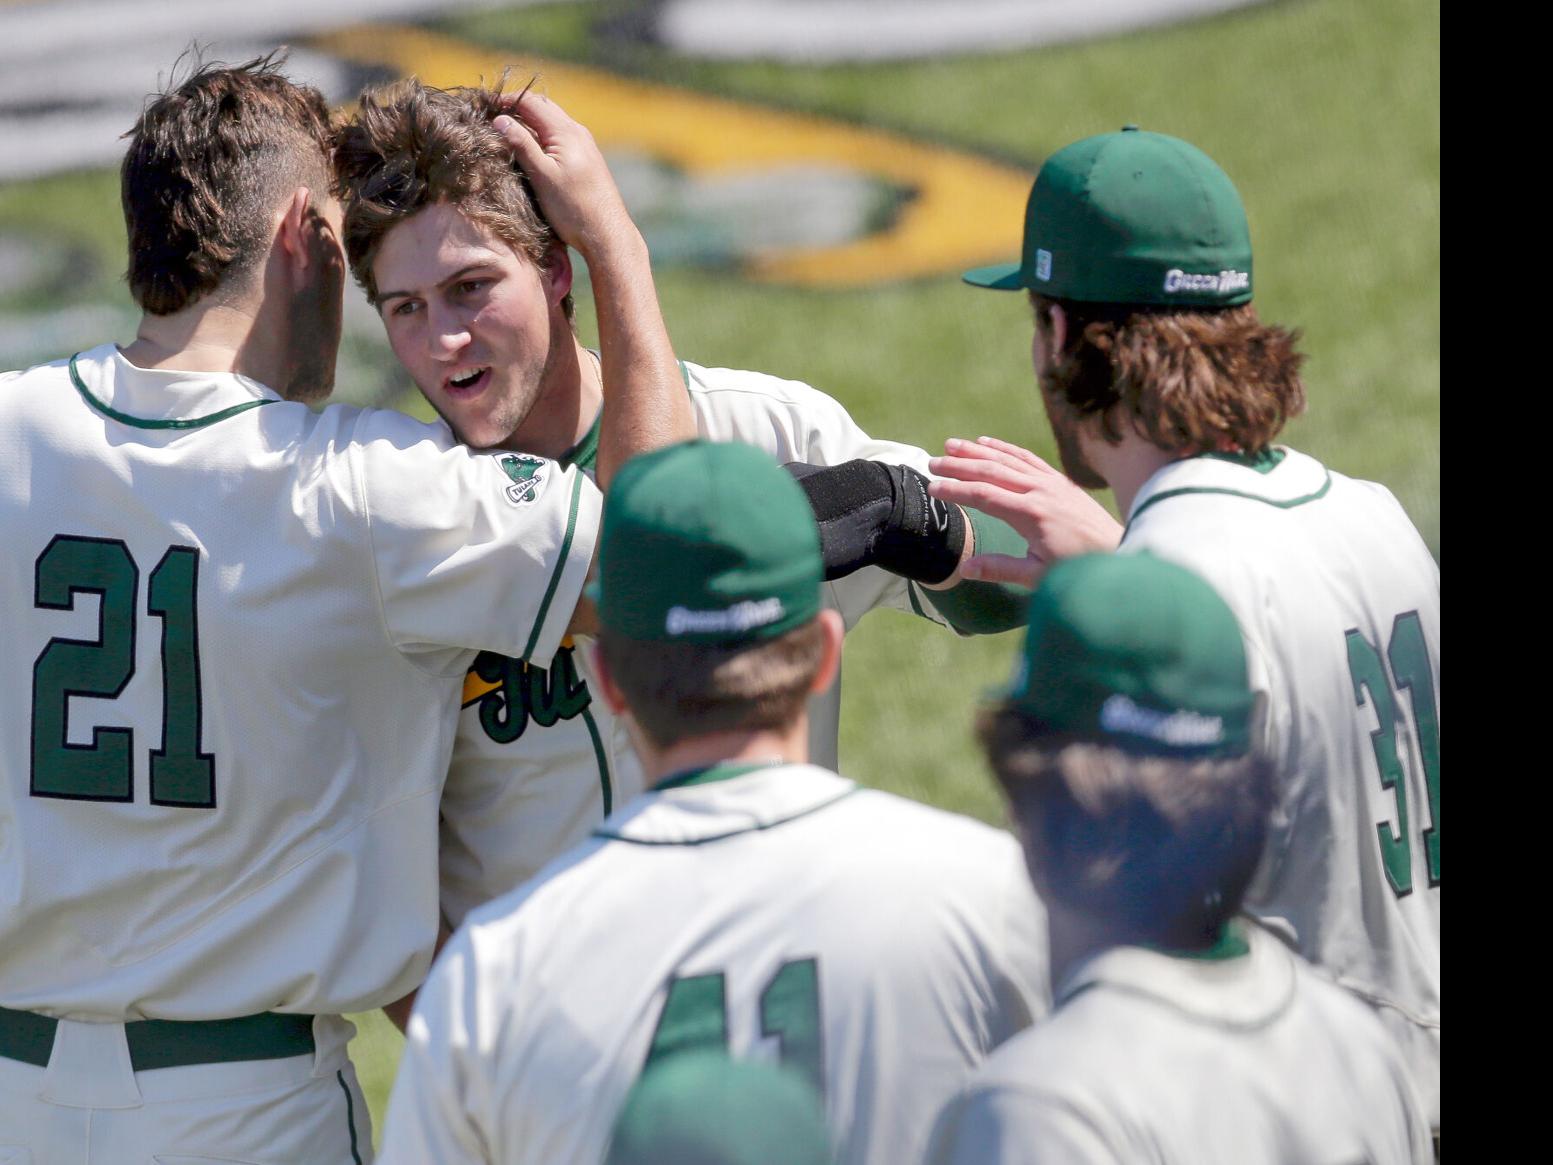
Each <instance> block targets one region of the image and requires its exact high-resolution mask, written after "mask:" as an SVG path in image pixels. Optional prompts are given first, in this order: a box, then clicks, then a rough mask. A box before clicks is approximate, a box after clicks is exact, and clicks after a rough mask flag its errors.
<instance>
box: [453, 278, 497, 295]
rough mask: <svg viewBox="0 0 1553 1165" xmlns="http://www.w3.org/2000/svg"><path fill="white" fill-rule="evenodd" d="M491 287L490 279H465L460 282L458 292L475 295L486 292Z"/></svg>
mask: <svg viewBox="0 0 1553 1165" xmlns="http://www.w3.org/2000/svg"><path fill="white" fill-rule="evenodd" d="M490 285H491V280H489V279H464V280H461V281H460V282H459V285H458V290H459V291H460V292H462V293H463V294H464V295H475V294H477V293H478V292H481V291H484V290H485V289H486V288H487V287H489V286H490Z"/></svg>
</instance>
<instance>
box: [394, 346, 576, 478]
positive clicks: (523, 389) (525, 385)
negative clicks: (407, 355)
mask: <svg viewBox="0 0 1553 1165" xmlns="http://www.w3.org/2000/svg"><path fill="white" fill-rule="evenodd" d="M554 361H555V348H554V346H553V345H552V346H551V349H550V351H549V352H548V353H546V355H545V362H544V364H543V365H542V366H541V367H540V368H539V369H538V370H537V371H536V370H533V369H532V368H531V366H525V367H524V368H523V369H522V370H521V371H519V370H516V369H513V368H512V367H511V366H509V372H512V373H513V374H515V375H517V376H519V377H520V381H519V383H518V384H517V385H516V386H515V387H514V388H513V389H511V390H506V391H500V392H499V396H500V400H499V403H498V404H497V405H496V407H495V408H494V409H493V410H492V411H491V414H490V416H489V417H488V418H487V419H486V421H485V422H484V424H485V425H486V426H489V428H490V429H491V430H493V431H494V433H495V436H494V438H493V439H492V440H489V441H484V442H476V441H474V440H472V439H471V436H470V434H469V432H468V431H467V430H465V429H463V428H461V427H460V426H459V425H458V424H457V423H456V422H455V421H454V420H453V418H452V417H450V416H449V415H448V414H447V413H445V412H443V410H442V408H441V407H440V406H439V405H437V404H436V403H435V402H432V408H433V409H435V410H436V412H437V415H438V416H440V417H441V418H442V419H443V420H444V421H445V422H447V426H448V428H450V429H452V430H453V435H454V436H455V437H457V438H458V441H459V443H460V444H462V445H467V446H469V447H470V448H471V449H520V448H522V447H523V443H522V442H515V441H514V435H515V434H516V433H517V431H518V429H519V428H521V427H522V425H523V423H524V422H525V421H527V420H528V419H529V417H530V415H531V414H532V413H533V411H534V409H535V408H536V407H537V406H538V405H539V402H540V399H541V398H542V397H543V396H544V390H545V385H546V384H548V383H549V382H550V370H551V366H552V364H553V363H554ZM495 371H496V369H495V368H494V366H493V368H492V372H493V373H494V372H495ZM525 374H526V375H525ZM423 395H424V394H423ZM428 399H429V398H428ZM528 452H535V450H528Z"/></svg>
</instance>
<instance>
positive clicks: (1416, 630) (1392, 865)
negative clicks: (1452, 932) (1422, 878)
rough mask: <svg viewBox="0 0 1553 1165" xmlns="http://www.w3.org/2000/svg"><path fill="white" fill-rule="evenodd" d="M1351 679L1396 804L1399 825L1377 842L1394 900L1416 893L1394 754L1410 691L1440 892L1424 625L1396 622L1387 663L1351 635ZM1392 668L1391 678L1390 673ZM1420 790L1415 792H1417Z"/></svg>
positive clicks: (1435, 737) (1429, 854)
mask: <svg viewBox="0 0 1553 1165" xmlns="http://www.w3.org/2000/svg"><path fill="white" fill-rule="evenodd" d="M1347 638H1348V671H1349V674H1350V675H1351V676H1352V677H1353V691H1354V700H1355V703H1356V704H1357V705H1358V706H1359V707H1360V708H1362V707H1364V706H1365V705H1366V704H1369V705H1371V706H1372V707H1373V708H1374V710H1375V717H1376V720H1377V722H1378V724H1379V727H1377V728H1376V729H1375V731H1373V732H1371V733H1370V743H1371V744H1372V746H1373V747H1374V750H1375V763H1376V765H1377V766H1378V767H1379V770H1380V783H1381V787H1382V788H1383V789H1386V790H1388V791H1390V792H1391V793H1392V794H1394V796H1395V798H1396V805H1397V812H1396V824H1395V827H1393V825H1392V823H1391V822H1389V821H1383V822H1381V823H1379V824H1378V825H1377V826H1376V827H1375V831H1376V834H1377V837H1378V840H1379V842H1380V859H1381V865H1382V866H1383V867H1384V869H1385V871H1386V881H1387V882H1389V883H1390V884H1391V889H1392V892H1393V893H1395V894H1396V895H1397V897H1399V898H1400V897H1402V896H1403V895H1404V894H1411V893H1412V892H1413V826H1412V825H1410V811H1411V812H1417V811H1418V810H1419V809H1420V808H1421V807H1419V806H1410V805H1409V802H1408V796H1407V788H1408V786H1407V774H1406V773H1405V772H1404V771H1403V768H1402V760H1401V757H1400V755H1399V754H1398V752H1397V719H1398V711H1399V704H1400V702H1401V692H1402V690H1403V689H1406V691H1407V698H1408V703H1409V704H1410V705H1411V707H1412V710H1413V730H1414V731H1415V732H1416V733H1417V734H1418V750H1417V752H1416V753H1415V754H1414V755H1416V756H1417V758H1418V763H1419V766H1420V767H1421V768H1422V769H1423V781H1424V790H1425V793H1426V795H1427V801H1428V806H1427V808H1428V813H1429V823H1428V826H1427V828H1424V829H1422V830H1420V831H1419V833H1420V836H1421V837H1422V839H1423V843H1424V864H1425V865H1426V866H1427V867H1428V870H1429V885H1431V886H1438V885H1439V884H1440V706H1439V703H1438V701H1437V700H1436V699H1435V692H1434V674H1433V670H1432V668H1431V666H1430V661H1429V645H1428V644H1427V643H1426V642H1425V641H1424V629H1423V623H1422V621H1421V620H1420V619H1419V618H1418V612H1417V611H1407V612H1404V613H1403V614H1401V615H1398V616H1397V618H1396V621H1395V622H1394V623H1393V624H1392V626H1391V640H1390V642H1389V643H1388V644H1387V645H1386V655H1385V658H1384V659H1382V657H1381V653H1380V649H1379V647H1378V645H1376V644H1373V643H1371V642H1370V641H1369V640H1368V639H1366V638H1365V637H1364V635H1363V634H1362V633H1361V632H1359V631H1357V630H1353V631H1349V632H1348V633H1347ZM1387 661H1390V664H1391V673H1390V675H1389V676H1388V675H1387V672H1386V663H1387ZM1415 787H1416V786H1415Z"/></svg>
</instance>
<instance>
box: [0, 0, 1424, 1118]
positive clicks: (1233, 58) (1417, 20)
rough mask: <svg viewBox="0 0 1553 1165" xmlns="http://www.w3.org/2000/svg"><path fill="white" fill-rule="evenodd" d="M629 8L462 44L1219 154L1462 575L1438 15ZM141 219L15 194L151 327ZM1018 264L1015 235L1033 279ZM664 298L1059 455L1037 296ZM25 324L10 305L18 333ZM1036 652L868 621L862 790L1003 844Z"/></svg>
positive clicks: (1262, 288)
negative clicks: (1111, 15) (858, 17)
mask: <svg viewBox="0 0 1553 1165" xmlns="http://www.w3.org/2000/svg"><path fill="white" fill-rule="evenodd" d="M614 7H615V6H612V5H607V4H583V5H561V6H555V7H552V8H536V9H526V10H519V11H515V12H510V13H491V14H484V15H481V16H478V17H465V18H460V19H458V20H456V21H448V22H445V23H443V24H441V25H439V26H438V27H439V28H441V29H442V30H443V31H447V32H450V33H453V34H455V35H458V36H461V37H464V38H466V39H469V40H474V41H479V42H482V43H486V44H489V45H492V46H496V47H500V48H506V49H510V50H512V51H513V54H514V60H515V61H516V62H519V63H521V61H522V59H523V57H524V56H525V55H535V56H550V57H558V58H567V59H575V60H586V61H589V62H592V63H596V64H604V65H605V66H606V67H610V68H615V69H619V70H621V71H627V72H632V73H636V74H639V75H643V76H649V77H653V78H655V79H659V80H666V81H669V82H672V83H676V84H682V85H687V86H695V87H701V88H706V89H711V90H715V91H717V92H720V93H726V94H730V95H734V96H738V97H742V98H746V99H751V100H758V101H764V102H770V103H774V104H779V105H782V106H786V107H790V108H797V109H804V110H811V111H815V112H819V113H823V114H826V115H829V116H834V117H838V118H844V119H851V120H861V121H866V122H869V123H871V124H876V125H882V126H886V127H889V128H893V129H899V130H904V131H907V132H910V133H914V134H919V135H921V136H924V137H929V138H933V139H937V140H942V141H946V142H951V143H954V144H957V145H962V146H969V147H972V148H976V149H981V150H985V151H987V152H989V153H993V154H996V155H997V156H999V157H1001V158H1003V159H1005V160H1011V161H1013V162H1015V163H1016V164H1018V165H1022V166H1024V167H1026V168H1028V169H1029V170H1030V172H1031V174H1032V175H1033V174H1034V171H1035V170H1036V169H1037V168H1038V167H1039V164H1040V162H1041V160H1042V158H1043V157H1044V156H1045V155H1046V154H1047V153H1049V152H1050V151H1051V150H1053V149H1055V148H1058V147H1060V146H1061V145H1063V144H1065V143H1067V142H1068V141H1071V140H1073V139H1075V138H1078V137H1081V136H1085V135H1088V134H1091V133H1098V132H1103V131H1106V130H1111V129H1115V128H1118V127H1119V126H1121V125H1123V124H1125V123H1128V122H1133V123H1137V124H1139V125H1141V126H1143V127H1144V128H1146V129H1153V130H1158V131H1161V132H1166V133H1172V134H1177V135H1179V136H1182V137H1186V138H1188V139H1190V140H1192V141H1194V142H1196V143H1198V144H1199V145H1201V146H1203V147H1204V148H1205V149H1207V150H1208V152H1209V153H1211V154H1212V155H1213V156H1214V157H1215V158H1216V159H1217V160H1218V161H1219V162H1220V163H1221V164H1222V165H1223V166H1224V167H1225V169H1226V170H1227V171H1228V172H1229V174H1230V175H1231V177H1232V178H1233V179H1234V180H1235V182H1236V183H1237V185H1238V186H1239V187H1240V189H1241V191H1242V193H1243V194H1244V196H1245V199H1246V202H1247V204H1248V207H1249V212H1250V218H1251V228H1252V237H1253V243H1254V246H1255V249H1256V256H1257V259H1256V292H1257V295H1256V299H1257V303H1258V305H1259V308H1260V310H1261V312H1262V314H1263V316H1264V317H1265V318H1268V319H1272V320H1276V321H1279V322H1282V323H1287V324H1292V325H1299V326H1300V327H1301V328H1303V330H1304V335H1305V340H1304V347H1305V350H1306V351H1307V352H1308V353H1309V355H1310V360H1309V363H1308V365H1307V367H1306V383H1307V387H1308V389H1309V393H1310V411H1309V413H1308V415H1307V416H1306V417H1303V418H1301V419H1300V420H1298V421H1296V422H1294V424H1293V425H1291V426H1290V428H1289V430H1288V432H1287V440H1288V441H1289V443H1291V444H1293V445H1296V446H1298V447H1300V448H1302V449H1304V450H1306V451H1307V452H1310V453H1312V454H1314V455H1315V456H1317V457H1319V458H1321V459H1323V460H1324V461H1326V462H1327V463H1328V464H1330V465H1331V466H1332V467H1333V468H1335V469H1338V470H1341V471H1343V472H1345V473H1349V474H1353V475H1357V476H1362V477H1367V478H1371V479H1374V480H1378V481H1381V482H1383V483H1385V484H1386V485H1388V486H1389V487H1390V488H1391V489H1392V490H1393V491H1394V492H1395V493H1396V494H1397V496H1398V497H1399V498H1400V499H1401V501H1402V503H1403V504H1404V505H1405V506H1406V507H1407V510H1408V512H1409V513H1410V514H1411V515H1412V517H1413V519H1414V521H1415V522H1416V523H1417V524H1418V526H1419V528H1420V529H1421V530H1422V531H1423V533H1424V535H1425V538H1426V539H1427V540H1428V542H1429V544H1430V546H1431V548H1432V549H1433V550H1434V552H1435V555H1436V556H1437V557H1438V555H1439V552H1440V517H1439V495H1440V457H1439V449H1440V435H1439V423H1440V373H1439V353H1440V329H1439V290H1440V281H1439V259H1440V253H1439V229H1440V193H1439V152H1440V133H1439V108H1440V102H1439V98H1440V70H1439V50H1440V41H1439V5H1438V4H1437V3H1410V2H1408V0H1370V2H1368V3H1365V4H1350V3H1346V2H1345V0H1310V2H1300V0H1289V2H1285V3H1272V4H1268V5H1265V6H1262V7H1257V8H1253V9H1250V10H1247V11H1244V12H1240V13H1236V14H1233V15H1229V16H1225V17H1221V18H1216V19H1213V20H1208V21H1203V22H1199V23H1194V24H1189V25H1183V26H1180V27H1177V28H1172V29H1166V30H1161V31H1154V32H1147V33H1142V34H1136V35H1132V36H1127V37H1122V38H1116V39H1110V40H1105V41H1101V42H1096V43H1092V44H1086V45H1078V46H1069V47H1059V48H1053V49H1049V50H1041V51H1034V52H1022V53H1010V54H1003V55H996V56H988V57H966V58H958V59H954V60H943V61H928V62H914V63H906V64H892V65H876V66H868V67H834V68H823V69H822V68H790V67H780V66H770V65H706V64H695V63H689V62H683V61H679V60H676V59H674V58H672V57H670V56H668V55H667V54H665V53H663V52H661V51H659V50H654V49H648V48H642V47H639V46H625V45H621V44H618V43H605V42H602V41H596V40H593V39H591V38H590V37H589V36H588V35H587V29H588V28H590V27H591V22H592V21H594V20H595V19H597V18H599V17H600V16H604V15H608V14H609V13H610V12H611V11H612V9H613V8H614ZM473 80H474V78H471V81H473ZM551 95H552V96H554V97H556V98H557V99H558V100H560V101H562V102H563V103H564V102H565V100H566V95H565V93H563V92H559V91H555V90H553V89H552V91H551ZM116 207H117V189H116V181H115V180H114V178H113V176H111V175H106V174H104V175H82V176H70V177H68V178H60V179H52V180H49V181H47V182H40V183H32V184H27V185H20V186H13V187H9V188H3V189H0V231H7V230H17V231H25V232H28V233H43V234H48V235H51V236H56V237H58V238H59V239H61V240H62V242H63V243H66V244H69V245H70V246H73V247H76V248H77V253H83V254H92V255H97V256H99V258H100V260H101V264H102V270H103V271H104V273H105V274H104V275H103V277H102V279H101V280H100V282H99V285H98V286H96V287H95V288H92V289H90V291H89V294H88V293H87V292H83V290H82V289H79V288H73V289H69V291H68V294H69V295H71V296H78V295H82V294H88V297H91V296H95V297H96V298H97V299H98V300H99V301H101V302H104V303H109V302H113V303H119V304H120V305H126V304H127V300H126V299H125V298H124V297H123V294H122V291H121V290H117V291H116V290H114V285H113V279H114V278H115V277H116V276H117V273H118V272H119V271H121V270H122V246H123V239H122V231H121V229H120V228H119V227H118V225H117V218H118V216H117V209H116ZM1018 244H1019V224H1018V223H1011V224H1009V254H1010V257H1013V256H1014V255H1015V254H1016V253H1017V250H1018ZM659 290H660V292H661V295H662V299H663V304H664V308H665V312H666V315H667V319H668V322H669V327H670V330H671V332H672V334H673V337H674V342H675V348H676V350H677V351H678V352H679V353H680V355H682V356H684V357H685V358H687V359H690V360H694V361H696V362H697V363H701V364H708V365H727V366H732V367H739V368H754V369H761V370H763V371H768V372H772V373H775V374H778V375H782V376H786V377H792V378H795V379H800V380H805V381H808V382H809V383H811V384H814V385H816V386H818V387H820V388H823V389H825V390H826V391H828V392H830V393H831V394H832V395H834V396H836V397H838V398H839V399H840V400H842V401H843V402H844V403H845V404H846V405H847V406H848V407H849V408H850V409H851V411H852V413H853V415H854V417H856V419H857V420H858V421H859V423H861V424H862V425H863V427H864V428H866V429H868V430H869V431H870V432H873V433H876V434H879V435H881V436H888V437H891V438H895V439H899V440H906V441H911V442H914V443H917V444H919V445H922V446H924V447H926V448H929V449H930V450H932V451H935V452H936V451H938V449H939V447H940V445H941V442H942V440H943V438H944V437H945V436H950V435H959V436H970V437H974V436H976V435H978V434H980V433H992V434H995V435H999V436H1003V437H1007V438H1010V439H1013V440H1016V441H1020V442H1021V443H1025V444H1028V445H1030V446H1031V447H1033V448H1034V449H1036V450H1037V451H1038V452H1041V453H1042V454H1043V455H1047V456H1051V455H1052V454H1053V449H1052V446H1051V442H1050V437H1049V432H1048V430H1047V428H1046V425H1045V422H1044V419H1043V418H1042V416H1041V411H1040V407H1039V404H1038V402H1037V399H1036V396H1035V393H1034V388H1033V383H1032V379H1031V373H1030V367H1029V340H1030V321H1029V311H1028V308H1027V307H1026V305H1025V303H1024V300H1023V299H1022V297H1020V296H1017V295H998V294H994V293H990V292H983V291H975V290H972V289H970V288H967V287H965V286H963V285H961V284H960V283H959V281H958V280H957V279H956V278H955V277H954V275H953V274H946V275H945V276H943V277H942V278H939V279H933V280H926V281H922V282H917V283H912V284H908V285H895V286H886V287H879V288H874V289H869V290H863V291H849V292H824V293H817V292H812V291H805V290H800V289H793V288H780V287H769V286H757V285H753V284H749V283H746V282H743V281H741V280H740V279H739V278H738V276H737V274H736V273H727V272H719V273H710V272H701V271H689V270H684V269H679V270H675V269H664V270H662V271H660V274H659ZM59 294H60V295H65V294H67V293H66V292H65V291H62V292H60V293H59ZM115 297H117V298H115ZM24 306H28V305H22V304H18V303H17V302H16V301H15V300H14V299H10V300H7V299H4V298H0V312H4V311H6V310H16V309H18V308H21V307H24ZM580 306H581V309H582V310H581V311H580V313H579V314H580V315H581V316H582V317H584V318H587V317H589V315H590V312H589V309H588V305H587V304H586V302H585V301H584V302H583V303H582V304H581V305H580ZM125 310H126V313H127V307H126V308H125ZM127 318H129V319H131V320H132V319H133V316H132V315H127ZM589 331H591V324H590V325H589V328H588V329H585V333H586V332H589ZM104 338H105V337H104V336H102V335H98V334H90V335H87V334H83V335H81V336H79V337H75V340H76V341H77V346H82V347H84V346H86V345H88V344H92V343H97V342H100V341H101V340H102V339H104ZM120 338H127V337H120ZM588 338H589V339H590V340H591V339H592V336H591V335H589V336H588ZM1015 646H1016V642H1015V638H1014V637H1013V636H1001V637H997V638H994V639H984V640H957V639H956V638H955V637H954V636H952V635H950V634H948V633H945V632H943V631H941V630H938V629H936V628H933V627H930V626H927V625H925V624H921V623H919V622H918V621H916V620H914V619H912V618H910V617H907V616H903V615H895V614H892V613H879V614H876V615H873V616H871V617H870V618H868V619H867V620H865V621H864V623H863V624H862V625H861V626H860V627H859V628H858V630H857V631H855V632H854V633H853V634H852V636H851V637H850V638H849V641H848V647H847V656H846V664H845V668H844V677H845V685H844V692H845V698H844V703H843V722H842V723H843V727H842V767H843V768H844V769H845V770H846V771H847V772H848V773H849V774H850V775H852V776H855V777H857V778H858V779H860V780H862V781H865V782H867V783H869V784H872V785H876V786H879V787H881V788H887V789H891V790H894V791H897V792H901V793H904V794H906V795H909V796H913V797H917V798H919V799H922V800H925V801H930V802H933V803H935V804H939V805H943V806H946V807H949V808H952V809H957V810H960V811H964V812H968V813H972V814H975V815H977V816H979V817H982V818H984V819H987V820H991V821H1002V820H1003V816H1002V810H1001V807H1000V805H999V803H998V800H997V797H996V794H995V792H994V790H993V788H992V786H991V783H990V780H989V778H988V777H987V774H986V771H985V769H984V766H983V765H982V763H981V761H980V759H979V756H978V755H977V752H976V749H975V747H974V744H973V741H972V736H971V731H970V724H971V720H972V717H973V715H974V709H975V707H976V705H977V703H978V701H979V700H980V699H981V698H982V697H983V695H984V694H985V693H986V692H987V691H989V690H990V689H993V688H995V687H996V686H997V685H999V684H1001V683H1002V682H1003V680H1004V678H1005V676H1006V675H1007V673H1008V669H1009V665H1010V661H1011V658H1012V653H1013V650H1014V648H1015ZM358 1022H359V1023H360V1024H361V1025H362V1034H361V1036H359V1037H358V1039H357V1041H356V1043H355V1044H354V1045H353V1050H354V1052H355V1055H356V1057H357V1062H358V1066H359V1071H360V1073H361V1076H362V1080H363V1084H364V1087H365V1088H366V1091H367V1095H368V1099H369V1102H370V1104H371V1108H372V1112H373V1119H374V1125H375V1127H377V1126H379V1125H380V1122H381V1118H382V1112H383V1106H384V1103H385V1101H386V1097H387V1090H388V1087H389V1085H390V1083H391V1080H392V1075H393V1071H394V1067H395V1065H396V1063H397V1057H398V1054H399V1048H400V1045H401V1042H400V1040H399V1037H398V1035H397V1033H395V1032H393V1031H392V1029H391V1028H389V1026H388V1025H387V1022H386V1021H385V1020H383V1019H382V1017H381V1015H380V1014H375V1015H373V1016H370V1017H358Z"/></svg>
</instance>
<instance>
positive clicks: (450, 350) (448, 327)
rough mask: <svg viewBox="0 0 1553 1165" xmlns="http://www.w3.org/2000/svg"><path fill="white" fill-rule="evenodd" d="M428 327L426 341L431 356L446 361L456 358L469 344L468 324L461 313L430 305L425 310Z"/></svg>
mask: <svg viewBox="0 0 1553 1165" xmlns="http://www.w3.org/2000/svg"><path fill="white" fill-rule="evenodd" d="M427 315H428V317H429V318H428V320H427V323H428V324H429V325H430V326H429V327H428V328H427V329H426V341H427V344H428V346H429V347H430V348H431V353H432V355H433V356H435V357H436V358H438V359H440V360H447V359H451V358H453V357H455V356H457V355H458V354H459V353H460V352H462V351H463V350H464V348H465V347H466V346H467V345H468V343H469V322H468V321H467V320H466V319H465V318H464V317H463V314H462V313H461V312H457V311H453V310H451V309H449V308H447V307H443V306H437V305H431V306H428V308H427Z"/></svg>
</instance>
